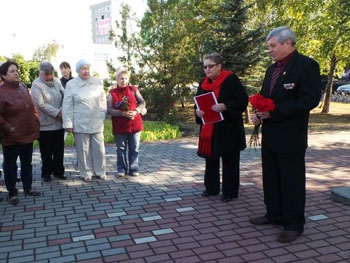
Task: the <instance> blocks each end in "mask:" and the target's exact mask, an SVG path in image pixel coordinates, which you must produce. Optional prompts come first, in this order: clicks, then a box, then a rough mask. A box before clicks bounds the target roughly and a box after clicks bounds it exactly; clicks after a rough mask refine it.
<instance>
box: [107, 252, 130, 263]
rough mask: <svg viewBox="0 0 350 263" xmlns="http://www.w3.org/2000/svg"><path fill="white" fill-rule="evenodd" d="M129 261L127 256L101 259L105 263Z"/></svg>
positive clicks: (119, 255) (120, 255) (121, 255)
mask: <svg viewBox="0 0 350 263" xmlns="http://www.w3.org/2000/svg"><path fill="white" fill-rule="evenodd" d="M129 259H130V258H129V256H128V255H127V254H118V255H113V256H105V257H103V260H104V262H105V263H116V262H126V261H127V260H129Z"/></svg>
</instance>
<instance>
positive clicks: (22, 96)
mask: <svg viewBox="0 0 350 263" xmlns="http://www.w3.org/2000/svg"><path fill="white" fill-rule="evenodd" d="M0 74H1V79H2V80H3V81H4V83H3V84H2V85H1V87H0V128H1V131H2V133H3V141H2V144H3V154H4V174H5V183H6V188H7V190H8V192H9V200H10V204H12V205H17V204H18V203H19V200H18V191H17V189H16V182H17V159H18V157H20V161H21V179H22V183H23V190H24V193H25V195H31V196H39V195H40V192H37V191H34V190H33V189H32V178H33V172H32V154H33V141H34V140H36V139H38V138H39V119H38V113H37V111H36V108H35V107H34V104H33V101H32V98H31V96H30V94H29V92H28V89H27V87H26V86H25V85H24V84H22V83H20V82H19V72H18V65H17V63H16V62H14V61H7V62H5V63H4V64H2V65H1V67H0Z"/></svg>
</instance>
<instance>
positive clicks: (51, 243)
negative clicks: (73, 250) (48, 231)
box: [47, 238, 72, 246]
mask: <svg viewBox="0 0 350 263" xmlns="http://www.w3.org/2000/svg"><path fill="white" fill-rule="evenodd" d="M47 243H48V245H49V246H56V245H61V244H67V243H72V239H71V238H60V239H53V240H49V241H48V242H47Z"/></svg>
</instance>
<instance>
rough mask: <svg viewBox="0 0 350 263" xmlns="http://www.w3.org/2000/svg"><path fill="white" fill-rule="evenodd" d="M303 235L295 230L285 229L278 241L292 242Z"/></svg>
mask: <svg viewBox="0 0 350 263" xmlns="http://www.w3.org/2000/svg"><path fill="white" fill-rule="evenodd" d="M300 235H301V233H300V232H298V231H294V230H283V231H282V232H281V234H280V235H279V236H278V239H277V240H278V242H280V243H290V242H293V241H294V240H296V239H297V238H298V237H299V236H300Z"/></svg>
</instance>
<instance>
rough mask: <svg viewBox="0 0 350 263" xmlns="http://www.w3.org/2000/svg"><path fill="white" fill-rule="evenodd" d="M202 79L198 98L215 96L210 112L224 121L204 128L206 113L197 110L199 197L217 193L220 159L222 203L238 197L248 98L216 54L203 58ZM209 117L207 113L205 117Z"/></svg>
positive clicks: (236, 79)
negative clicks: (202, 160)
mask: <svg viewBox="0 0 350 263" xmlns="http://www.w3.org/2000/svg"><path fill="white" fill-rule="evenodd" d="M203 63H204V72H205V74H206V77H205V79H204V80H203V81H202V82H201V83H200V85H199V88H198V91H197V95H201V94H204V93H207V92H214V94H215V97H216V99H217V102H218V103H217V104H215V105H213V106H212V107H211V109H210V110H212V111H214V112H221V113H222V115H223V120H222V121H219V122H215V123H211V124H203V122H202V117H203V116H204V115H205V112H204V111H202V110H200V109H197V108H196V122H197V123H199V124H200V125H201V129H200V136H199V143H198V155H199V156H201V157H204V158H205V174H204V185H205V190H204V191H203V193H202V196H205V197H207V196H211V195H217V194H219V193H220V157H221V159H222V198H221V201H222V202H229V201H231V200H232V199H233V198H237V197H238V189H239V170H240V169H239V162H240V151H242V150H244V149H245V147H246V140H245V132H244V125H243V118H242V113H243V112H244V111H245V109H246V107H247V105H248V95H247V93H246V91H245V89H244V87H243V85H242V83H241V81H240V80H239V79H238V77H237V76H236V75H235V74H233V73H232V72H231V71H228V70H224V69H223V58H222V56H221V55H220V54H218V53H212V54H208V55H205V56H204V58H203ZM207 114H208V113H207Z"/></svg>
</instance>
